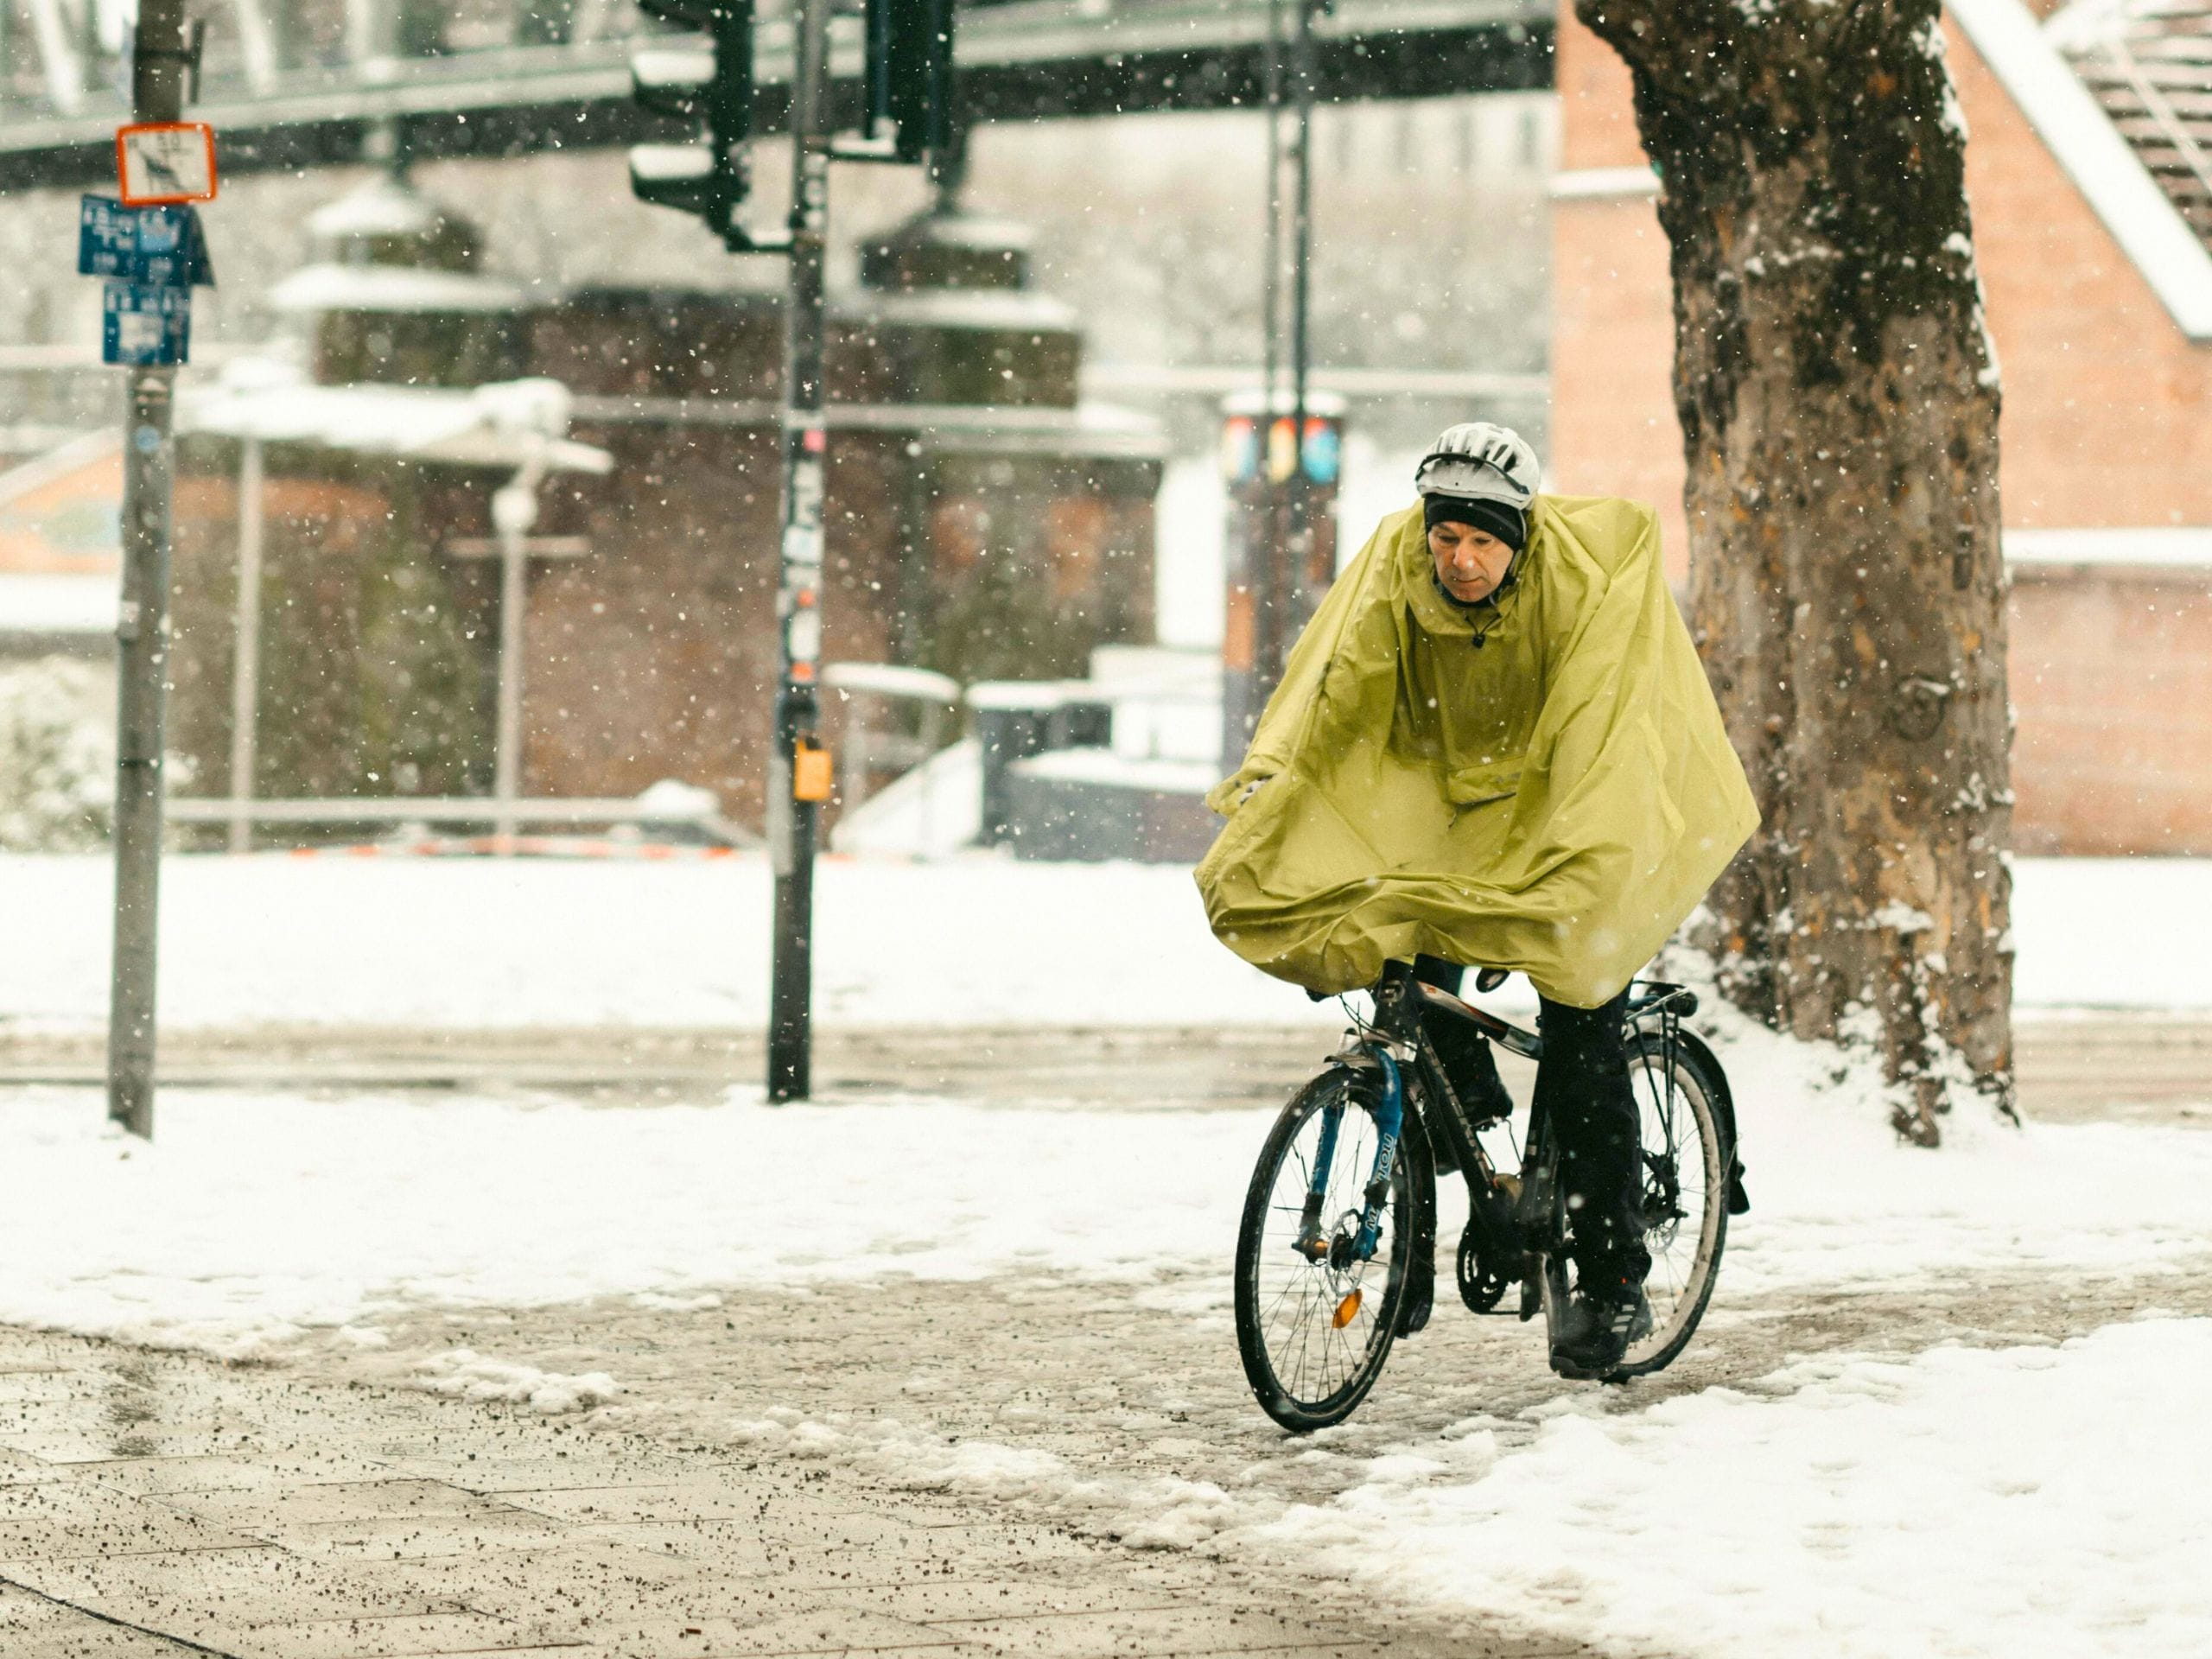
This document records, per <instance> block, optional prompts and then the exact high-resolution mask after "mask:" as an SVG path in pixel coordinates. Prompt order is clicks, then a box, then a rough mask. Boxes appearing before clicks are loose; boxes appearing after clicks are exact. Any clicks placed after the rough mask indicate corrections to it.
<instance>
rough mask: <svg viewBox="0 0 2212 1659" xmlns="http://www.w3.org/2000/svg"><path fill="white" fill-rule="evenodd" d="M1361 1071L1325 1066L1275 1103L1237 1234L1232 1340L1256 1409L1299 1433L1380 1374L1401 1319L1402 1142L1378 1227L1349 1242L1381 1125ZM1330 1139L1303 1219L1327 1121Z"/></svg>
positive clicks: (1404, 1264)
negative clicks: (1359, 1248) (1311, 1206)
mask: <svg viewBox="0 0 2212 1659" xmlns="http://www.w3.org/2000/svg"><path fill="white" fill-rule="evenodd" d="M1373 1088H1374V1085H1373V1084H1370V1082H1369V1081H1368V1076H1367V1074H1363V1073H1361V1072H1357V1071H1350V1070H1346V1069H1344V1068H1342V1067H1337V1068H1332V1070H1330V1071H1326V1072H1324V1073H1323V1074H1322V1075H1321V1076H1320V1077H1316V1078H1315V1079H1314V1080H1313V1082H1311V1083H1309V1084H1306V1087H1305V1088H1303V1089H1301V1090H1299V1092H1298V1093H1297V1094H1296V1095H1295V1096H1293V1097H1292V1099H1291V1102H1290V1103H1289V1104H1288V1105H1287V1106H1286V1107H1284V1108H1283V1110H1282V1116H1281V1117H1279V1118H1277V1119H1276V1120H1275V1125H1274V1128H1273V1129H1271V1130H1270V1131H1268V1139H1267V1143H1266V1145H1265V1146H1263V1147H1262V1148H1261V1151H1260V1162H1259V1166H1258V1167H1257V1168H1256V1169H1255V1170H1254V1171H1253V1172H1252V1185H1251V1186H1250V1188H1249V1191H1248V1192H1246V1194H1245V1198H1244V1216H1243V1224H1242V1225H1241V1226H1240V1227H1239V1228H1238V1230H1237V1235H1236V1347H1237V1351H1238V1353H1239V1354H1240V1356H1241V1357H1243V1362H1244V1376H1245V1380H1246V1381H1247V1382H1249V1383H1250V1384H1251V1385H1252V1393H1253V1395H1254V1396H1255V1398H1256V1399H1257V1400H1258V1401H1259V1402H1260V1409H1261V1410H1262V1411H1264V1412H1266V1413H1267V1414H1268V1416H1270V1417H1272V1418H1274V1420H1275V1421H1277V1422H1278V1423H1281V1425H1282V1426H1283V1427H1285V1428H1287V1429H1290V1430H1293V1431H1294V1432H1296V1433H1304V1432H1306V1431H1307V1430H1309V1429H1316V1428H1325V1427H1327V1426H1328V1425H1329V1424H1331V1423H1340V1422H1342V1421H1344V1419H1345V1418H1347V1417H1349V1416H1350V1415H1351V1414H1352V1410H1353V1408H1355V1407H1357V1405H1358V1404H1359V1402H1361V1401H1362V1400H1363V1399H1364V1398H1366V1396H1367V1391H1368V1390H1369V1389H1371V1388H1373V1387H1374V1386H1375V1379H1376V1377H1377V1376H1380V1375H1381V1373H1382V1370H1383V1359H1384V1357H1386V1356H1387V1355H1388V1354H1389V1351H1390V1343H1391V1339H1392V1338H1393V1337H1395V1334H1396V1332H1397V1328H1398V1317H1399V1311H1400V1304H1401V1303H1402V1301H1403V1300H1404V1298H1405V1294H1406V1279H1407V1270H1408V1263H1409V1261H1410V1255H1411V1252H1410V1250H1409V1249H1408V1240H1409V1239H1410V1238H1411V1237H1412V1236H1413V1233H1414V1226H1413V1216H1412V1205H1413V1196H1412V1190H1411V1189H1412V1182H1411V1179H1410V1176H1409V1173H1408V1170H1409V1165H1408V1160H1409V1159H1410V1158H1411V1157H1412V1156H1413V1155H1414V1154H1412V1153H1410V1152H1408V1148H1407V1145H1406V1142H1405V1141H1403V1140H1402V1141H1400V1142H1399V1145H1398V1148H1397V1150H1396V1152H1395V1154H1393V1156H1392V1158H1391V1160H1390V1189H1389V1196H1388V1197H1387V1198H1385V1199H1384V1201H1383V1209H1382V1215H1381V1221H1382V1230H1381V1232H1380V1234H1379V1235H1378V1236H1377V1238H1376V1244H1375V1249H1374V1251H1373V1253H1372V1254H1371V1255H1368V1256H1367V1257H1365V1259H1360V1258H1359V1256H1358V1255H1357V1253H1356V1251H1355V1249H1353V1244H1354V1241H1355V1239H1356V1236H1357V1231H1358V1228H1359V1223H1360V1215H1361V1211H1362V1209H1363V1205H1364V1203H1365V1189H1366V1186H1367V1183H1368V1179H1369V1178H1370V1175H1371V1174H1372V1173H1373V1171H1374V1167H1375V1154H1376V1146H1377V1144H1378V1142H1379V1140H1380V1135H1381V1132H1380V1129H1379V1128H1378V1127H1377V1125H1376V1121H1375V1108H1374V1103H1373V1098H1372V1095H1373ZM1332 1118H1333V1119H1334V1121H1335V1127H1336V1133H1335V1135H1334V1137H1333V1141H1334V1144H1333V1146H1332V1147H1331V1148H1330V1157H1329V1161H1328V1167H1327V1169H1326V1171H1325V1178H1324V1179H1323V1181H1322V1183H1321V1189H1322V1199H1321V1204H1320V1206H1319V1211H1318V1212H1317V1215H1316V1217H1315V1218H1314V1220H1313V1222H1312V1223H1310V1224H1309V1222H1308V1220H1307V1210H1308V1200H1309V1197H1310V1194H1311V1193H1312V1192H1313V1186H1314V1182H1313V1173H1314V1170H1315V1168H1316V1166H1317V1164H1318V1163H1319V1156H1320V1152H1321V1147H1322V1144H1323V1141H1324V1139H1325V1130H1326V1129H1327V1128H1328V1127H1329V1125H1330V1122H1331V1120H1332Z"/></svg>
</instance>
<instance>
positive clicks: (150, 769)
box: [107, 0, 187, 1139]
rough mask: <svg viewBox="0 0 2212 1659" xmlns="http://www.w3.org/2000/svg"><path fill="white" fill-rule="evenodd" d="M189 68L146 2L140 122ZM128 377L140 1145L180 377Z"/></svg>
mask: <svg viewBox="0 0 2212 1659" xmlns="http://www.w3.org/2000/svg"><path fill="white" fill-rule="evenodd" d="M186 65H187V57H186V54H185V50H184V3H183V0H139V3H138V24H137V37H136V40H135V41H134V44H133V47H132V52H131V107H132V113H133V118H134V119H135V120H137V121H138V122H142V123H143V122H158V121H177V120H181V119H182V118H183V115H184V78H185V70H186ZM129 375H130V379H129V383H128V387H127V390H126V391H125V394H124V416H123V594H122V602H121V604H120V606H119V607H118V612H117V617H116V630H115V632H116V645H117V670H118V673H117V685H116V746H115V954H114V957H113V962H112V968H111V975H112V977H111V981H110V985H109V998H108V1027H107V1115H108V1116H109V1117H110V1118H111V1119H113V1120H114V1121H115V1122H118V1123H120V1124H121V1125H123V1127H124V1128H126V1129H128V1130H129V1131H130V1133H131V1134H133V1135H142V1136H144V1137H146V1138H148V1139H151V1138H152V1136H153V1133H154V1049H155V1002H154V987H155V978H154V972H155V957H156V943H157V940H158V937H159V919H160V914H161V910H160V900H161V874H162V735H163V733H162V728H163V726H164V724H165V723H166V721H165V716H166V713H167V705H168V687H167V684H166V679H167V676H168V646H169V499H170V480H171V477H172V474H173V471H174V467H173V462H174V459H175V440H174V439H173V437H172V436H171V434H170V415H171V410H172V407H173V405H174V404H175V391H176V371H175V369H174V368H149V367H134V368H132V369H130V371H129Z"/></svg>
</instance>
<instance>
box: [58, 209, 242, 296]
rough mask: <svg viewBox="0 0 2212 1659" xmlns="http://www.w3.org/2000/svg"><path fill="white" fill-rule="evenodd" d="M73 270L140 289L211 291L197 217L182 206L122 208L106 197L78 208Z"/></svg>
mask: <svg viewBox="0 0 2212 1659" xmlns="http://www.w3.org/2000/svg"><path fill="white" fill-rule="evenodd" d="M77 270H78V271H79V274H80V275H82V276H86V277H113V278H115V279H116V280H118V281H120V282H126V283H136V284H137V286H139V287H141V288H212V287H213V286H214V283H215V270H214V266H213V264H212V263H211V262H210V261H209V259H208V257H207V238H206V237H205V236H203V235H202V234H201V233H200V215H199V214H198V213H194V211H193V210H192V209H191V208H190V207H184V206H176V207H124V205H123V204H122V203H121V202H119V201H115V200H111V199H110V198H108V197H105V196H85V197H81V198H79V201H78V205H77Z"/></svg>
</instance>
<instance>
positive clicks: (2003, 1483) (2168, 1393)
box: [1262, 1318, 2212, 1659]
mask: <svg viewBox="0 0 2212 1659" xmlns="http://www.w3.org/2000/svg"><path fill="white" fill-rule="evenodd" d="M2208 1364H2212V1319H2155V1318H2154V1319H2143V1320H2139V1321H2136V1322H2133V1323H2129V1324H2125V1325H2108V1326H2107V1327H2106V1328H2104V1329H2103V1330H2101V1331H2098V1332H2094V1334H2092V1335H2090V1336H2088V1337H2085V1338H2078V1339H2076V1340H2074V1341H2071V1342H2068V1343H2065V1344H2062V1345H2060V1346H2056V1347H2012V1348H2000V1349H1995V1350H1979V1349H1967V1348H1957V1347H1940V1348H1935V1349H1930V1350H1929V1351H1926V1352H1924V1353H1922V1354H1918V1355H1916V1356H1915V1357H1912V1358H1910V1359H1908V1360H1903V1361H1898V1360H1887V1359H1872V1358H1867V1357H1857V1356H1845V1357H1832V1358H1825V1359H1821V1360H1817V1361H1813V1362H1808V1363H1804V1364H1801V1365H1797V1366H1793V1367H1790V1368H1789V1369H1788V1370H1784V1371H1781V1372H1778V1373H1777V1374H1776V1375H1774V1376H1770V1377H1768V1378H1766V1379H1764V1380H1763V1382H1762V1383H1761V1384H1760V1385H1759V1387H1758V1389H1756V1390H1736V1389H1706V1390H1704V1391H1702V1392H1700V1393H1697V1394H1693V1395H1683V1396H1681V1397H1679V1398H1676V1399H1673V1400H1669V1401H1665V1402H1661V1403H1660V1404H1658V1405H1656V1406H1654V1407H1652V1408H1649V1409H1648V1410H1645V1411H1640V1412H1634V1413H1626V1414H1615V1415H1610V1416H1607V1415H1601V1414H1597V1413H1595V1412H1590V1411H1585V1410H1581V1409H1577V1406H1578V1405H1579V1404H1580V1402H1574V1401H1564V1402H1559V1403H1560V1407H1561V1409H1560V1410H1559V1411H1558V1412H1557V1414H1555V1415H1554V1416H1553V1417H1552V1418H1551V1420H1550V1421H1548V1422H1547V1423H1546V1424H1545V1425H1544V1426H1543V1427H1542V1429H1541V1433H1539V1434H1538V1436H1537V1438H1536V1440H1535V1444H1534V1445H1533V1446H1524V1447H1522V1448H1521V1449H1518V1450H1516V1451H1512V1452H1501V1450H1500V1447H1499V1446H1498V1443H1497V1440H1496V1438H1495V1437H1494V1436H1493V1435H1492V1434H1491V1433H1489V1432H1487V1431H1483V1430H1478V1431H1476V1432H1475V1433H1471V1434H1467V1435H1465V1436H1462V1437H1459V1438H1454V1439H1447V1440H1443V1441H1441V1442H1440V1443H1439V1444H1437V1445H1435V1446H1428V1447H1424V1448H1421V1450H1419V1451H1418V1452H1408V1453H1407V1454H1406V1455H1403V1456H1402V1457H1397V1458H1389V1459H1377V1460H1376V1470H1375V1473H1374V1476H1373V1478H1371V1479H1370V1480H1369V1481H1368V1482H1367V1483H1366V1484H1364V1485H1363V1486H1360V1487H1358V1488H1357V1489H1355V1490H1354V1491H1351V1492H1349V1493H1347V1494H1345V1495H1344V1496H1343V1497H1340V1498H1338V1499H1337V1500H1336V1501H1335V1502H1333V1503H1329V1504H1327V1505H1326V1506H1302V1507H1300V1508H1297V1509H1294V1510H1292V1511H1291V1512H1290V1513H1288V1514H1287V1515H1286V1516H1282V1517H1281V1519H1280V1520H1279V1521H1276V1522H1273V1523H1272V1524H1270V1525H1268V1527H1266V1528H1265V1529H1262V1538H1263V1539H1265V1540H1266V1541H1271V1542H1273V1543H1274V1544H1275V1545H1276V1546H1277V1550H1278V1553H1279V1554H1283V1555H1285V1556H1287V1557H1289V1558H1291V1559H1294V1560H1298V1561H1300V1562H1302V1563H1303V1564H1304V1566H1305V1569H1306V1571H1307V1572H1319V1573H1344V1574H1347V1575H1349V1576H1351V1577H1352V1578H1354V1579H1355V1580H1364V1581H1366V1582H1367V1583H1369V1584H1371V1585H1372V1586H1375V1587H1376V1589H1377V1590H1378V1591H1382V1590H1384V1589H1386V1588H1388V1587H1393V1586H1395V1588H1396V1589H1397V1590H1399V1592H1405V1591H1408V1590H1411V1591H1412V1592H1414V1593H1415V1594H1417V1595H1419V1596H1421V1598H1423V1599H1427V1600H1431V1601H1433V1602H1436V1603H1441V1604H1443V1605H1449V1606H1455V1607H1459V1608H1463V1609H1466V1610H1469V1611H1484V1612H1487V1613H1491V1614H1493V1615H1495V1616H1497V1617H1498V1618H1503V1619H1506V1620H1509V1621H1514V1622H1524V1623H1530V1624H1535V1625H1537V1626H1538V1627H1539V1628H1548V1629H1552V1630H1560V1631H1561V1632H1572V1633H1573V1635H1575V1636H1577V1637H1581V1638H1582V1639H1584V1640H1586V1641H1592V1642H1595V1643H1599V1644H1600V1645H1601V1646H1611V1645H1614V1644H1618V1645H1620V1646H1622V1647H1624V1648H1625V1647H1629V1646H1630V1645H1633V1646H1634V1647H1635V1648H1636V1649H1637V1650H1639V1651H1650V1650H1651V1649H1652V1648H1653V1647H1654V1646H1655V1645H1656V1647H1657V1648H1658V1649H1661V1650H1663V1651H1668V1652H1675V1653H1683V1654H1694V1655H1696V1656H1699V1659H1775V1656H1777V1655H1805V1656H1813V1655H1818V1656H1821V1659H1919V1656H1923V1655H1924V1656H1937V1655H1943V1656H1968V1655H1974V1656H1981V1655H1986V1656H1992V1659H1997V1656H2002V1659H2090V1656H2114V1659H2117V1656H2122V1655H2125V1656H2127V1659H2202V1655H2203V1654H2205V1653H2206V1652H2207V1651H2208V1650H2209V1649H2212V1581H2208V1580H2207V1578H2206V1575H2205V1573H2204V1549H2205V1544H2206V1540H2207V1537H2208V1535H2212V1531H2209V1530H2208V1529H2212V1498H2208V1496H2207V1494H2208V1493H2212V1435H2208V1434H2206V1433H2204V1432H2203V1430H2202V1378H2203V1375H2204V1370H2205V1367H2206V1366H2207V1365H2208Z"/></svg>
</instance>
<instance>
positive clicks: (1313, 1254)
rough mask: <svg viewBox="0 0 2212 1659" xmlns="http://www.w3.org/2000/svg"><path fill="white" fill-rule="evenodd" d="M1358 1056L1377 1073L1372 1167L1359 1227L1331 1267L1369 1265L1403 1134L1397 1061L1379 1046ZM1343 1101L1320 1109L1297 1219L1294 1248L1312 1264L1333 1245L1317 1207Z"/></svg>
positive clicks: (1323, 1197) (1332, 1160)
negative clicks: (1379, 1082) (1315, 1144)
mask: <svg viewBox="0 0 2212 1659" xmlns="http://www.w3.org/2000/svg"><path fill="white" fill-rule="evenodd" d="M1362 1058H1363V1060H1365V1061H1367V1062H1370V1063H1372V1064H1373V1065H1375V1067H1376V1070H1377V1071H1380V1072H1381V1073H1382V1090H1381V1094H1380V1096H1379V1098H1378V1099H1377V1100H1376V1103H1375V1128H1376V1142H1375V1164H1374V1166H1373V1168H1372V1169H1371V1170H1370V1172H1369V1173H1368V1177H1367V1185H1366V1187H1365V1189H1364V1190H1363V1192H1361V1194H1360V1212H1359V1227H1358V1230H1357V1231H1356V1232H1355V1233H1354V1234H1353V1235H1352V1236H1351V1239H1350V1241H1349V1249H1347V1250H1346V1251H1345V1252H1344V1254H1345V1256H1346V1258H1347V1259H1346V1260H1344V1261H1343V1262H1337V1263H1335V1264H1334V1265H1336V1266H1338V1267H1339V1268H1343V1267H1349V1266H1350V1265H1351V1263H1352V1262H1369V1261H1372V1260H1373V1259H1374V1256H1375V1250H1376V1245H1377V1244H1378V1243H1380V1242H1381V1240H1382V1236H1383V1205H1385V1204H1386V1203H1388V1202H1389V1197H1390V1160H1391V1159H1392V1157H1393V1156H1395V1154H1396V1152H1397V1150H1398V1141H1399V1140H1400V1138H1401V1137H1402V1135H1403V1133H1404V1130H1405V1123H1406V1090H1405V1083H1404V1080H1403V1078H1402V1077H1401V1076H1400V1075H1399V1071H1398V1060H1397V1057H1396V1056H1395V1055H1394V1054H1393V1053H1391V1052H1390V1051H1389V1049H1388V1048H1385V1047H1383V1046H1381V1045H1379V1044H1376V1045H1373V1046H1369V1047H1367V1048H1366V1049H1364V1050H1363V1052H1362ZM1343 1126H1344V1102H1343V1101H1341V1100H1338V1101H1332V1102H1331V1103H1329V1104H1328V1105H1326V1106H1324V1107H1323V1108H1322V1109H1321V1144H1320V1145H1319V1147H1317V1148H1316V1149H1315V1151H1314V1156H1313V1177H1312V1179H1311V1180H1310V1182H1309V1183H1308V1185H1307V1186H1306V1202H1305V1204H1304V1205H1303V1206H1302V1208H1301V1210H1300V1215H1299V1228H1298V1250H1299V1253H1300V1255H1304V1256H1305V1257H1306V1259H1307V1260H1309V1261H1314V1262H1318V1261H1319V1260H1320V1259H1321V1258H1322V1257H1323V1256H1325V1255H1335V1254H1336V1253H1337V1241H1336V1240H1334V1239H1332V1238H1330V1237H1326V1236H1324V1235H1323V1233H1322V1230H1321V1229H1322V1216H1321V1206H1322V1205H1324V1204H1325V1203H1326V1202H1327V1201H1328V1196H1329V1172H1330V1171H1331V1169H1332V1168H1333V1167H1335V1165H1336V1160H1337V1135H1338V1130H1339V1129H1341V1128H1343Z"/></svg>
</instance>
